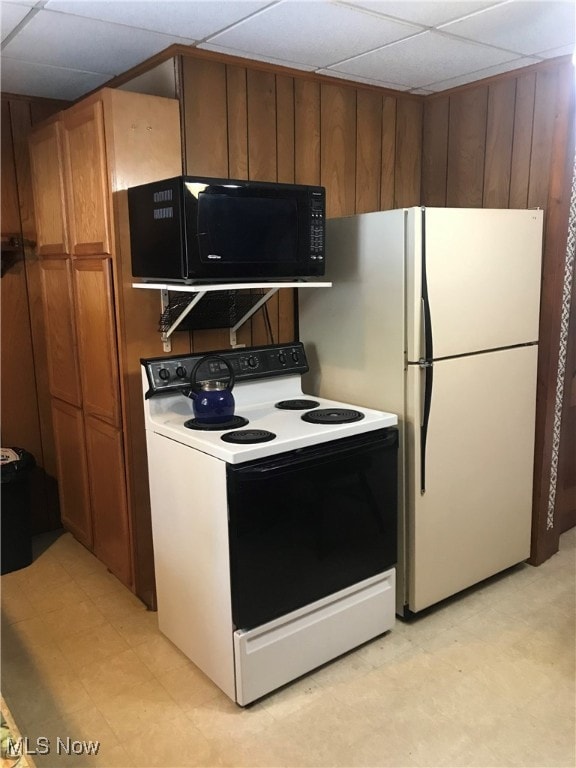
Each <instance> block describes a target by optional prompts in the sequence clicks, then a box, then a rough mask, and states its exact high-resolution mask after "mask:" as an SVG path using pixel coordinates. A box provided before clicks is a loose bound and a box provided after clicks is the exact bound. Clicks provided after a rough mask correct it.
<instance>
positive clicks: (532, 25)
mask: <svg viewBox="0 0 576 768" xmlns="http://www.w3.org/2000/svg"><path fill="white" fill-rule="evenodd" d="M575 11H576V4H575V3H574V2H573V0H528V2H526V1H522V0H518V1H517V2H513V3H503V4H502V5H498V6H495V7H494V8H490V9H489V10H487V11H482V12H481V13H478V14H476V15H474V16H471V17H469V18H467V19H462V20H461V21H454V22H450V23H449V24H446V25H444V26H443V27H442V29H443V30H444V31H445V32H449V33H450V34H453V35H460V36H462V37H466V38H467V39H469V40H476V41H477V42H480V43H486V44H488V45H495V46H498V47H500V48H506V49H507V50H509V51H516V52H517V53H523V54H532V53H538V52H539V51H546V50H549V49H551V48H559V47H561V46H564V45H574V33H575V28H576V27H575V23H576V22H575Z"/></svg>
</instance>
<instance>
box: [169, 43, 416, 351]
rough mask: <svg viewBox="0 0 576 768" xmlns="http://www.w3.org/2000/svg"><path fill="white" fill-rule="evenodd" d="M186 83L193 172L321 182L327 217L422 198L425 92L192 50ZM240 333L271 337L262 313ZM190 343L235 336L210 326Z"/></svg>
mask: <svg viewBox="0 0 576 768" xmlns="http://www.w3.org/2000/svg"><path fill="white" fill-rule="evenodd" d="M181 87H182V93H181V99H182V108H183V109H182V113H183V114H182V124H183V142H184V152H185V164H184V167H185V172H186V173H187V174H190V175H196V174H205V175H209V176H220V177H231V178H249V179H258V180H260V181H284V182H295V183H298V184H321V185H323V186H325V187H326V197H327V215H328V216H329V217H334V216H345V215H348V214H354V213H364V212H367V211H377V210H382V209H387V208H396V207H401V206H411V205H418V204H419V203H420V177H421V163H422V120H423V105H422V99H421V98H420V97H414V96H408V95H402V94H394V95H392V94H391V93H387V92H383V91H382V90H381V89H376V88H370V87H363V86H359V85H357V84H350V83H344V82H342V83H340V82H338V83H336V82H334V81H333V80H329V79H328V78H324V79H322V78H318V77H313V76H308V77H306V76H301V75H299V74H294V75H293V76H292V75H287V74H284V73H283V72H282V71H280V70H279V71H273V70H269V69H266V68H262V69H258V68H254V67H253V66H246V67H244V66H240V65H237V64H230V63H226V62H224V61H217V60H211V59H204V58H196V57H191V56H183V57H182V58H181ZM293 301H294V298H293V291H290V290H281V291H279V293H278V294H277V295H276V297H274V299H273V300H272V301H270V302H269V303H268V312H269V316H270V321H271V326H272V335H273V339H274V341H291V340H293V339H294V338H295V336H294V333H295V331H294V323H293ZM239 336H240V338H239V340H240V341H241V342H243V343H246V344H265V343H270V337H269V335H268V334H267V330H266V324H265V322H264V320H263V317H262V313H258V314H257V316H256V317H255V319H254V320H253V321H252V324H251V327H246V328H244V329H243V330H242V331H241V333H240V334H239ZM192 343H193V348H194V349H195V350H197V351H202V350H207V349H219V348H224V347H227V346H229V339H228V334H227V332H226V331H220V330H217V331H202V332H195V333H194V338H193V342H192Z"/></svg>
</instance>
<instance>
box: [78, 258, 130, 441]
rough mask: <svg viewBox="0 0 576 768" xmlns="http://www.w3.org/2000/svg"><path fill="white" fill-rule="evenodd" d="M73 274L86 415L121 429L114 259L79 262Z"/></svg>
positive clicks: (79, 356)
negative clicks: (112, 263)
mask: <svg viewBox="0 0 576 768" xmlns="http://www.w3.org/2000/svg"><path fill="white" fill-rule="evenodd" d="M73 274H74V294H75V299H76V301H75V305H74V306H75V312H76V324H77V329H78V362H79V365H80V374H81V380H82V399H83V404H84V412H85V413H88V414H90V415H92V416H97V417H98V418H100V419H104V420H105V421H107V422H109V423H110V424H113V425H115V426H119V425H120V416H121V414H120V389H119V382H118V353H117V349H116V323H115V318H114V291H113V287H112V265H111V260H110V259H107V258H100V259H75V260H74V262H73Z"/></svg>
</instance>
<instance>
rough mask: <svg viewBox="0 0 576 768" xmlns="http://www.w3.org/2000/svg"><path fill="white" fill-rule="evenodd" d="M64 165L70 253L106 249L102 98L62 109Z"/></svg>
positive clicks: (85, 253)
mask: <svg viewBox="0 0 576 768" xmlns="http://www.w3.org/2000/svg"><path fill="white" fill-rule="evenodd" d="M63 125H64V167H65V173H66V177H65V178H66V186H67V203H68V210H69V212H70V226H69V230H70V247H71V253H72V255H74V256H91V255H94V254H100V253H110V247H111V237H110V211H109V205H110V199H109V194H108V177H107V170H106V147H105V140H104V118H103V111H102V102H100V101H97V102H95V103H93V104H89V105H88V106H85V107H83V108H79V109H71V110H68V111H67V112H65V113H64V117H63Z"/></svg>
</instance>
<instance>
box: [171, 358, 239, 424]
mask: <svg viewBox="0 0 576 768" xmlns="http://www.w3.org/2000/svg"><path fill="white" fill-rule="evenodd" d="M208 362H217V363H218V364H219V365H218V369H217V375H219V371H220V369H221V368H222V365H224V366H225V367H226V368H227V369H228V374H229V380H228V381H221V380H220V379H219V378H218V379H214V378H211V379H206V380H204V381H197V377H198V370H199V369H200V367H201V366H205V364H206V363H208ZM233 386H234V371H233V370H232V367H231V365H230V364H229V363H228V361H227V360H225V359H224V358H223V357H220V356H219V355H206V356H205V357H202V358H200V360H199V361H198V362H197V363H196V365H195V366H194V368H193V370H192V373H191V374H190V388H189V389H186V390H184V394H185V395H186V397H189V398H191V400H192V407H193V409H194V417H195V419H196V421H198V422H199V423H201V424H220V423H223V422H225V421H230V419H231V418H232V417H233V416H234V405H235V403H234V395H233V394H232V388H233Z"/></svg>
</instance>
